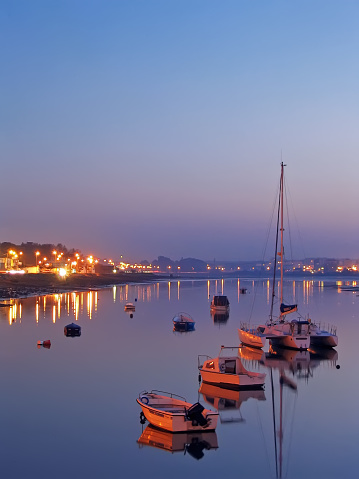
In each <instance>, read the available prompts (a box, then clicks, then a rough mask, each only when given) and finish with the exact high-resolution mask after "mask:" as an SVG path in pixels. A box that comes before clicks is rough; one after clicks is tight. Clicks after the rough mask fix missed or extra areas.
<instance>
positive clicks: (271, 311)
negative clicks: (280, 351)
mask: <svg viewBox="0 0 359 479" xmlns="http://www.w3.org/2000/svg"><path fill="white" fill-rule="evenodd" d="M281 179H282V176H281ZM281 192H282V181H281V182H280V186H279V199H278V213H277V232H276V238H275V252H274V265H273V286H272V301H271V307H270V314H269V320H270V321H272V320H273V305H274V297H275V276H276V272H277V252H278V236H279V214H280V207H281V204H280V197H281ZM280 260H281V261H283V258H282V257H281V259H280Z"/></svg>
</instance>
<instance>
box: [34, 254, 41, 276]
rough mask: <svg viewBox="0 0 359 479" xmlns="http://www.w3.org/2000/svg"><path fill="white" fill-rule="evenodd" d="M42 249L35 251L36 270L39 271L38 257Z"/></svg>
mask: <svg viewBox="0 0 359 479" xmlns="http://www.w3.org/2000/svg"><path fill="white" fill-rule="evenodd" d="M39 254H40V251H36V253H35V266H36V271H37V257H38V256H39Z"/></svg>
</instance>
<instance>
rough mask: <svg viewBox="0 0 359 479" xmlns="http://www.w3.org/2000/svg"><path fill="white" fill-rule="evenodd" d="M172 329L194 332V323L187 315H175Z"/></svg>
mask: <svg viewBox="0 0 359 479" xmlns="http://www.w3.org/2000/svg"><path fill="white" fill-rule="evenodd" d="M172 321H173V329H174V330H175V331H194V325H195V324H196V323H195V321H194V320H193V319H192V318H191V316H190V315H189V314H187V313H177V314H176V316H174V317H173V319H172Z"/></svg>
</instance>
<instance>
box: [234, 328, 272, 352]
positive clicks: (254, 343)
mask: <svg viewBox="0 0 359 479" xmlns="http://www.w3.org/2000/svg"><path fill="white" fill-rule="evenodd" d="M238 336H239V340H240V341H241V343H243V344H245V345H246V346H250V347H252V348H260V349H262V348H264V346H265V343H266V337H265V336H262V335H260V334H258V333H256V332H255V331H252V332H251V331H245V330H243V329H238Z"/></svg>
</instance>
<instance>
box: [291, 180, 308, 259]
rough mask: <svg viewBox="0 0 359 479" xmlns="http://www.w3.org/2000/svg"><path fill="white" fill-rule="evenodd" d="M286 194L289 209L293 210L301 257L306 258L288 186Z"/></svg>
mask: <svg viewBox="0 0 359 479" xmlns="http://www.w3.org/2000/svg"><path fill="white" fill-rule="evenodd" d="M288 196H289V199H290V209H291V211H293V216H294V223H295V227H296V230H297V232H298V239H299V244H300V246H301V250H302V255H303V258H306V254H305V250H304V242H303V238H302V235H301V234H300V229H299V223H298V220H297V216H296V214H295V209H294V205H293V199H292V196H291V193H290V189H289V188H288Z"/></svg>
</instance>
